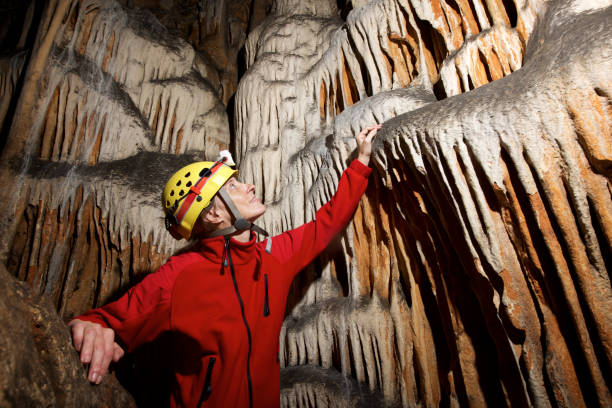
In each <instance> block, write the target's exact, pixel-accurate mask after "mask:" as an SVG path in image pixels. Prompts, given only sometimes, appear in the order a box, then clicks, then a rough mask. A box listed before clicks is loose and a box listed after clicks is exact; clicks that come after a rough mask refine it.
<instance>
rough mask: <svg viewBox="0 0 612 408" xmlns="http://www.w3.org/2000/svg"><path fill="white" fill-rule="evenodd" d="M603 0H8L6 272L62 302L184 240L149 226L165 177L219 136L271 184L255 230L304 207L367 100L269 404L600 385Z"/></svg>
mask: <svg viewBox="0 0 612 408" xmlns="http://www.w3.org/2000/svg"><path fill="white" fill-rule="evenodd" d="M610 13H611V8H610V4H609V2H595V1H588V0H583V1H577V0H576V1H570V0H556V1H552V0H550V1H547V2H545V1H543V0H488V1H481V0H424V1H415V0H410V1H408V0H374V1H369V2H368V1H352V2H331V1H326V0H317V1H311V2H300V1H295V0H278V1H275V2H269V1H265V0H261V1H252V2H224V1H221V0H219V1H211V2H205V3H204V2H197V1H178V0H177V1H171V2H159V1H153V0H122V1H110V0H107V1H102V0H81V1H78V0H72V1H68V0H57V1H50V2H37V1H30V2H25V3H23V4H21V5H19V6H15V7H14V8H11V9H7V10H4V12H3V13H0V14H2V15H1V16H0V18H2V19H4V21H11V22H12V23H11V24H9V25H5V27H10V28H7V29H3V30H4V31H2V32H0V45H1V46H2V49H3V51H4V56H3V57H2V59H0V79H1V82H0V85H1V86H0V125H2V126H1V129H2V144H3V150H2V161H1V162H0V180H2V183H3V185H4V186H5V188H4V189H3V190H2V191H1V192H0V195H1V196H2V202H3V203H5V211H4V212H3V214H2V215H1V216H0V229H1V231H2V236H3V239H2V240H1V241H0V258H1V259H2V262H3V263H4V264H5V265H6V267H7V269H8V271H9V273H10V274H11V275H12V276H13V278H8V277H5V278H3V280H7V281H11V279H14V278H16V279H17V280H20V281H23V282H25V285H26V286H27V287H28V288H29V291H30V293H29V294H27V295H23V296H26V297H27V296H30V297H32V296H33V297H35V298H36V299H38V298H39V297H40V298H41V299H44V302H46V304H47V305H52V306H51V307H52V308H53V307H54V308H55V309H56V311H57V313H58V314H59V316H60V317H61V318H63V319H69V318H71V317H72V316H74V315H76V314H78V313H81V312H83V311H85V310H87V309H89V308H91V307H94V306H98V305H101V304H104V303H106V302H107V301H109V300H112V299H114V298H116V297H117V296H119V295H120V294H121V293H122V292H123V291H124V290H125V289H126V288H127V287H128V286H129V285H130V284H133V283H134V282H137V281H138V280H139V279H140V278H142V277H143V276H144V275H145V274H146V273H149V272H151V271H153V270H155V269H156V268H157V267H158V266H159V265H161V263H162V262H163V261H164V260H165V259H166V257H168V256H169V255H171V254H172V253H174V252H176V251H177V250H180V249H181V247H182V246H184V244H180V243H177V242H175V241H173V240H172V239H171V238H170V236H169V235H168V234H167V233H166V232H165V231H164V230H163V215H162V213H161V210H160V208H158V205H159V204H158V200H159V195H160V191H161V188H162V186H163V184H164V182H165V180H166V179H167V178H168V176H169V175H170V174H171V173H172V172H173V170H174V169H176V168H178V167H180V166H182V165H184V164H186V163H188V162H190V161H193V160H198V159H201V158H204V157H208V158H212V157H214V156H216V154H217V152H218V150H220V149H222V148H228V147H229V148H230V149H232V150H233V151H234V153H235V157H237V158H238V162H239V164H240V172H241V177H242V178H243V180H244V181H247V182H250V183H253V184H255V186H256V189H257V191H258V194H259V195H260V197H261V198H262V199H263V201H264V203H265V204H266V205H267V207H268V210H267V212H266V214H265V215H264V216H263V217H262V219H261V224H262V226H263V227H264V228H266V229H267V230H268V231H270V232H272V233H280V232H281V231H283V230H286V229H289V228H292V227H295V226H298V225H301V224H302V223H304V222H306V221H309V220H311V219H312V218H313V216H314V212H315V210H316V209H317V208H318V207H319V206H320V205H322V204H323V203H325V202H326V201H327V200H328V199H329V197H330V196H331V194H333V192H334V191H335V186H336V184H337V181H338V179H339V177H340V175H341V173H342V170H343V169H344V168H345V167H346V166H347V164H348V163H349V162H350V160H351V158H352V157H354V156H353V155H354V149H355V142H354V140H353V138H354V135H355V134H356V133H357V132H359V130H360V129H361V128H362V127H364V126H366V125H369V124H372V123H375V122H378V123H383V124H384V126H383V129H382V130H381V131H380V132H379V134H378V136H377V138H376V142H375V151H374V155H373V156H374V157H373V163H372V167H374V173H373V175H372V176H371V178H370V185H369V187H368V191H367V192H366V194H365V196H364V198H363V199H362V201H361V203H360V206H359V208H358V210H357V212H356V214H355V218H354V220H353V222H352V223H351V224H350V225H349V226H348V228H347V229H346V231H345V232H344V233H343V234H342V235H341V236H340V237H339V238H338V239H337V240H336V241H335V242H334V243H333V244H332V245H331V246H330V248H329V249H328V250H327V251H326V252H325V253H324V254H323V255H322V256H321V257H320V258H319V259H318V260H316V261H315V262H314V263H313V265H311V267H309V268H308V269H307V270H306V271H304V272H303V273H302V274H301V275H300V276H299V277H298V278H297V279H296V281H295V282H294V285H293V288H292V292H291V295H290V299H289V301H288V302H289V308H288V310H290V312H289V314H288V316H287V318H286V321H285V324H284V325H283V329H282V332H281V336H280V354H279V358H280V361H281V366H282V367H283V369H282V373H281V377H282V392H281V394H282V395H281V401H282V405H283V406H291V407H297V406H300V407H302V406H304V407H310V406H318V407H323V406H419V405H422V406H508V405H512V406H542V407H544V406H571V407H574V406H609V405H610V404H612V397H611V396H610V391H609V389H610V381H611V371H612V369H611V361H612V351H611V350H612V349H611V345H610V341H611V340H612V339H611V337H612V331H611V328H610V325H611V321H610V317H609V311H610V310H612V308H611V307H610V306H611V305H610V301H611V289H610V278H609V270H610V263H611V262H612V254H611V252H612V251H611V246H612V244H611V243H612V229H611V228H612V227H611V226H612V222H611V221H612V200H611V197H610V196H611V194H612V193H611V189H610V178H611V175H612V173H611V168H612V166H611V164H610V163H611V159H612V144H611V143H612V138H611V137H610V122H611V120H612V113H611V112H612V111H611V110H610V98H609V95H610V90H611V85H612V84H611V82H610V75H609V72H610V65H611V63H612V59H611V58H610V42H609V38H611V35H610V34H611V33H610V28H609V27H608V25H607V24H606V21H609V20H610V17H611V16H610ZM15 21H19V22H21V23H15ZM15 27H17V28H15ZM11 282H12V281H11ZM7 284H8V285H9V286H7V288H4V289H3V292H7V293H13V292H11V291H14V289H9V287H13V286H14V285H17V283H7ZM11 285H13V286H11ZM15 287H16V286H15ZM23 287H24V286H19V288H22V289H19V290H20V291H24V290H26V289H23ZM20 293H22V292H20ZM23 293H25V292H23ZM10 307H12V308H17V307H16V306H10ZM7 309H8V308H7ZM22 309H23V310H25V308H22ZM9 313H10V312H6V313H3V316H4V319H7V318H8V317H7V315H9ZM20 313H22V315H20V316H23V319H24V320H25V321H30V322H34V321H35V320H36V318H35V313H33V312H32V311H31V310H25V311H22V312H21V311H20ZM39 320H40V319H39ZM58 333H61V330H60V329H58ZM15 336H17V337H19V338H20V337H24V338H32V336H34V338H36V337H35V336H36V334H35V333H34V334H32V333H31V332H30V333H28V332H26V331H21V332H19V334H15ZM51 336H52V337H53V338H54V339H55V340H53V341H57V342H58V344H60V345H62V347H65V344H66V342H67V338H66V335H65V333H64V334H52V335H51ZM61 336H64V337H63V338H62V337H61ZM62 342H63V343H62ZM54 352H55V351H54ZM11 353H12V354H11V355H13V356H14V354H16V353H17V352H11ZM9 354H10V353H9ZM54 367H57V366H54ZM66 367H67V370H72V371H71V372H73V373H77V377H78V372H79V371H78V362H75V361H66ZM75 367H76V368H75ZM54 370H56V371H53V370H47V372H48V376H49V377H50V378H52V377H54V376H57V375H60V374H59V371H61V370H60V369H58V368H54ZM58 370H59V371H58ZM9 374H10V373H9ZM70 378H72V377H70ZM70 381H73V380H70ZM74 381H76V380H74ZM113 381H114V380H113V379H112V378H111V379H110V380H109V383H108V384H110V385H107V386H114V385H113V384H114V383H113ZM3 387H4V390H12V391H15V390H16V389H17V388H15V385H14V384H11V383H5V384H4V385H3ZM55 388H56V389H60V388H61V387H55ZM4 392H5V394H4V395H9V394H8V393H7V391H4ZM71 392H72V391H69V393H71ZM79 392H81V391H79ZM83 392H85V391H83ZM13 394H15V395H18V394H19V393H18V392H13ZM3 398H4V400H3V401H7V404H8V405H11V400H10V399H9V398H8V397H6V396H5V397H3ZM112 400H113V399H112V398H111V397H108V399H107V400H106V401H107V402H106V403H115V404H116V405H119V406H121V404H122V403H123V402H120V401H124V400H121V399H120V398H119V397H118V398H117V399H116V401H114V402H113V401H112ZM109 401H110V402H109ZM13 405H14V404H13Z"/></svg>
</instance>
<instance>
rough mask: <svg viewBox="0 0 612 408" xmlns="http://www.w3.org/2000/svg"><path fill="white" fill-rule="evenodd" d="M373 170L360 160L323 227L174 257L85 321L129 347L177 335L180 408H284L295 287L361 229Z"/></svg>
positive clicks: (214, 244) (206, 244)
mask: <svg viewBox="0 0 612 408" xmlns="http://www.w3.org/2000/svg"><path fill="white" fill-rule="evenodd" d="M370 171H371V169H370V168H369V167H367V166H364V165H363V164H362V163H361V162H359V161H358V160H354V161H353V162H352V163H351V165H350V166H349V168H348V169H347V170H345V172H344V173H343V175H342V178H341V179H340V182H339V184H338V190H337V192H336V194H335V195H334V197H332V199H331V200H330V201H329V202H328V203H327V204H325V205H324V206H323V207H321V208H320V209H319V210H318V211H317V213H316V220H315V221H311V222H309V223H307V224H304V225H302V226H301V227H299V228H296V229H294V230H291V231H287V232H285V233H282V234H280V235H278V236H275V237H273V238H272V247H271V252H270V253H267V252H266V243H267V240H264V241H262V242H256V241H255V234H254V233H253V234H252V236H251V240H250V241H249V242H246V243H242V242H237V241H235V240H233V239H226V238H224V237H222V236H221V237H215V238H208V239H204V240H202V242H201V245H200V246H199V248H198V250H197V251H194V252H188V253H185V254H182V255H178V256H173V257H171V258H170V259H168V261H167V262H166V263H165V264H164V265H162V266H161V267H160V268H159V269H158V270H157V271H156V272H154V273H152V274H150V275H149V276H147V277H146V278H145V279H144V280H143V281H142V282H141V283H139V284H138V285H136V286H134V287H133V288H132V289H130V290H129V291H128V293H126V294H125V295H124V296H123V297H122V298H120V299H119V300H117V301H116V302H113V303H110V304H108V305H106V306H104V307H102V308H99V309H94V310H92V311H90V312H88V313H86V314H84V315H82V316H79V317H78V319H82V320H88V321H93V322H97V323H100V324H102V325H103V326H105V327H111V328H112V329H114V330H115V333H116V335H117V336H118V337H119V339H120V340H121V341H122V342H123V344H124V345H125V346H126V347H127V350H128V351H132V350H134V349H136V348H138V347H139V346H140V345H142V344H143V343H145V342H149V341H152V340H154V339H155V338H157V337H158V336H160V335H161V334H164V333H165V334H167V332H171V334H172V350H171V352H172V360H173V370H174V379H175V381H174V385H173V390H172V396H171V401H170V405H171V406H173V407H174V406H184V407H199V406H201V407H250V406H252V407H266V408H267V407H278V406H279V405H280V367H279V362H278V338H279V333H280V329H281V325H282V323H283V318H284V315H285V304H286V299H287V295H288V292H289V288H290V285H291V281H292V280H293V278H294V277H295V275H296V274H297V273H298V272H299V271H300V270H302V269H303V268H304V267H305V266H307V265H308V264H309V263H310V262H311V261H312V260H313V259H314V258H315V257H316V256H317V255H318V254H319V253H320V252H321V251H323V249H325V247H326V246H327V245H328V244H329V242H330V241H331V239H332V238H333V237H334V236H335V235H336V234H337V233H338V232H340V231H341V230H342V229H343V228H344V227H345V226H346V224H347V223H348V222H349V220H350V219H351V217H352V215H353V213H354V211H355V208H356V207H357V204H358V203H359V200H360V198H361V196H362V194H363V193H364V191H365V189H366V186H367V178H368V176H369V174H370Z"/></svg>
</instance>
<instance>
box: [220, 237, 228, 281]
mask: <svg viewBox="0 0 612 408" xmlns="http://www.w3.org/2000/svg"><path fill="white" fill-rule="evenodd" d="M228 251H229V239H227V238H225V245H224V246H223V255H222V256H221V275H223V274H225V268H227V253H228Z"/></svg>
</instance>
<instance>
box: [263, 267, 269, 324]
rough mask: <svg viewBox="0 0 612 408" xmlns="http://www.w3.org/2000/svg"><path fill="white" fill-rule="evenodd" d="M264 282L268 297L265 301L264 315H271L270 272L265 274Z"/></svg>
mask: <svg viewBox="0 0 612 408" xmlns="http://www.w3.org/2000/svg"><path fill="white" fill-rule="evenodd" d="M264 284H265V290H266V297H265V301H264V317H268V316H270V304H269V303H268V274H267V273H266V274H265V275H264Z"/></svg>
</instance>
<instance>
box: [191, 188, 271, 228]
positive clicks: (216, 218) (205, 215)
mask: <svg viewBox="0 0 612 408" xmlns="http://www.w3.org/2000/svg"><path fill="white" fill-rule="evenodd" d="M223 188H224V189H225V192H226V193H227V195H228V196H229V198H230V199H231V200H232V202H233V203H234V206H235V207H236V209H237V210H238V212H239V213H240V214H241V215H242V218H244V219H245V220H247V221H248V222H250V223H253V222H255V220H256V219H257V218H259V217H260V216H261V215H262V214H263V213H264V212H265V211H266V206H265V205H263V204H262V203H261V201H259V199H258V198H257V197H256V196H255V186H254V185H252V184H246V183H241V182H240V181H238V180H237V179H236V177H230V179H229V180H227V182H226V183H225V184H224V185H223ZM235 221H236V217H235V216H234V215H233V214H232V211H231V210H230V208H229V207H228V206H227V204H225V201H224V199H222V198H220V197H219V196H218V195H216V196H214V197H213V199H212V201H211V203H210V205H209V206H208V207H207V208H205V209H204V210H203V211H202V212H201V213H200V216H199V218H198V221H197V222H196V225H194V227H193V234H194V235H196V234H197V235H199V234H202V233H204V234H205V235H207V234H209V233H210V232H214V231H219V230H224V229H226V228H229V227H231V226H232V225H233V224H234V222H235Z"/></svg>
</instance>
